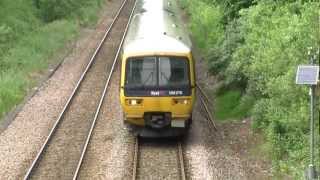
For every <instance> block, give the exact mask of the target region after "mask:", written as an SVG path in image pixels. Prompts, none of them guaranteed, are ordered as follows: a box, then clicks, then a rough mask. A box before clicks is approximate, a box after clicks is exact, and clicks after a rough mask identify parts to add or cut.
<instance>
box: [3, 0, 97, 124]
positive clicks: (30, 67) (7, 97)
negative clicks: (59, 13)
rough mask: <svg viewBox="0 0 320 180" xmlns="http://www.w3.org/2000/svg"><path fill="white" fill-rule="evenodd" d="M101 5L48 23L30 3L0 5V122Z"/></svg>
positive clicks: (87, 5) (93, 3)
mask: <svg viewBox="0 0 320 180" xmlns="http://www.w3.org/2000/svg"><path fill="white" fill-rule="evenodd" d="M19 1H20V0H19ZM34 2H37V1H34ZM48 2H50V3H53V2H51V1H48ZM101 2H102V0H96V1H91V2H90V3H86V2H84V4H82V6H81V7H77V9H76V10H77V11H74V12H77V13H76V14H70V15H69V16H65V17H63V18H57V19H54V20H51V21H50V22H48V21H46V20H44V18H43V17H41V7H38V8H36V7H34V5H33V4H32V3H30V2H29V1H21V2H20V3H19V2H17V3H15V2H14V3H13V2H11V1H8V0H4V1H3V2H1V3H0V5H1V6H0V15H1V19H0V121H1V119H2V118H3V117H4V116H5V114H6V113H7V112H9V111H10V110H11V109H12V108H13V107H15V106H16V105H17V104H19V103H20V102H21V101H22V100H23V99H24V97H25V95H26V94H27V92H28V90H29V89H31V88H32V87H33V86H35V84H36V81H37V79H38V78H37V77H39V74H41V73H43V72H44V71H46V69H47V68H48V66H49V64H56V63H57V62H53V61H54V60H55V59H56V58H54V57H55V54H56V53H57V52H59V51H60V50H61V49H63V48H65V47H66V44H67V42H68V41H70V40H72V39H74V38H75V37H76V36H77V34H78V32H79V30H80V27H81V26H83V25H84V26H85V25H90V24H95V22H96V20H97V14H98V13H97V12H99V11H98V10H99V9H100V8H101V7H102V3H101ZM38 3H40V2H38ZM42 3H43V4H44V5H46V4H45V3H46V2H42ZM78 4H80V3H78ZM59 6H61V7H63V4H62V5H61V4H59ZM46 8H48V7H46ZM68 8H69V10H70V8H72V7H68ZM2 10H3V11H2ZM46 16H48V14H46ZM59 60H61V59H59Z"/></svg>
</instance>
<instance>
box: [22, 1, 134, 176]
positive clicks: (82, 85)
mask: <svg viewBox="0 0 320 180" xmlns="http://www.w3.org/2000/svg"><path fill="white" fill-rule="evenodd" d="M133 7H134V0H124V1H123V4H122V6H121V8H120V9H119V11H118V13H117V15H116V16H115V18H114V21H113V23H112V24H111V25H110V27H109V28H108V30H107V31H106V33H105V36H104V38H103V39H102V40H101V42H100V44H99V46H98V48H97V49H96V51H95V53H94V55H93V56H92V58H91V60H90V62H89V64H88V65H87V67H86V69H85V71H84V73H83V74H82V76H81V78H80V80H79V81H78V83H77V85H76V87H75V89H74V91H73V93H72V95H71V96H70V98H69V100H68V102H67V104H66V105H65V107H64V110H63V111H62V112H61V114H60V115H59V117H58V119H57V121H56V123H55V125H54V127H53V129H52V130H51V132H50V134H49V136H48V138H47V139H46V142H45V143H44V144H43V146H42V147H41V150H40V151H39V153H38V154H37V156H36V158H35V160H34V161H33V162H32V165H31V166H30V168H29V169H28V171H27V173H26V175H25V177H24V179H72V178H75V177H76V176H74V174H75V173H76V172H77V171H78V170H79V168H80V166H81V161H82V158H83V155H84V154H85V150H83V148H84V147H86V145H87V143H88V138H87V137H88V132H91V131H92V129H91V130H90V128H92V127H93V126H92V123H93V122H94V120H95V119H96V116H97V115H98V112H99V109H100V106H101V103H102V101H103V98H104V95H105V93H106V89H107V86H108V83H109V80H110V78H111V74H112V71H113V69H114V66H115V64H116V59H117V56H118V55H119V49H120V47H121V44H122V42H123V37H124V35H125V32H126V29H127V26H128V22H129V18H130V17H131V14H132V9H133ZM76 174H77V173H76Z"/></svg>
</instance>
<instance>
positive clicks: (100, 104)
mask: <svg viewBox="0 0 320 180" xmlns="http://www.w3.org/2000/svg"><path fill="white" fill-rule="evenodd" d="M127 1H128V0H125V3H126V2H127ZM136 3H137V1H135V4H134V6H133V8H132V11H131V13H130V16H129V20H128V23H127V25H126V28H125V30H124V34H123V36H122V39H121V42H120V45H119V47H118V50H117V54H116V56H115V58H114V60H113V64H112V67H111V70H110V73H109V76H108V79H107V82H106V84H105V86H104V89H103V92H102V95H101V99H100V102H99V105H98V107H97V110H96V113H95V115H94V119H93V122H92V124H91V127H90V131H89V133H88V135H87V138H86V142H85V145H84V147H83V149H82V152H81V157H80V159H79V162H78V165H77V169H76V171H75V173H74V176H73V180H76V179H77V177H78V174H79V171H80V168H81V165H82V163H83V159H84V156H85V154H86V152H87V149H88V145H89V143H90V139H91V136H92V132H93V129H94V127H95V125H96V121H97V119H98V116H99V113H100V111H101V107H102V104H103V102H104V100H105V96H106V94H107V89H108V87H109V83H110V80H111V77H112V75H113V72H114V69H115V66H116V63H117V59H118V57H119V54H120V51H121V48H122V45H123V42H124V39H125V37H126V34H127V31H128V28H129V24H130V22H131V19H132V15H133V12H134V10H135V7H136Z"/></svg>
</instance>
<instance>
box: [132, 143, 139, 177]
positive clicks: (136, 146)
mask: <svg viewBox="0 0 320 180" xmlns="http://www.w3.org/2000/svg"><path fill="white" fill-rule="evenodd" d="M138 156H139V137H136V140H135V144H134V156H133V168H132V180H136V179H137V171H138V163H139V162H138V161H139V157H138Z"/></svg>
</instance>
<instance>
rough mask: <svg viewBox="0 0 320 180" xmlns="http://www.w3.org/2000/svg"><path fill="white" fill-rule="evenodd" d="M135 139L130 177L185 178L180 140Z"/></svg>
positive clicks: (134, 178)
mask: <svg viewBox="0 0 320 180" xmlns="http://www.w3.org/2000/svg"><path fill="white" fill-rule="evenodd" d="M142 141H143V140H142V139H140V138H139V137H137V138H136V140H135V146H134V158H133V168H132V179H133V180H137V179H181V180H185V179H186V171H185V164H184V159H183V158H184V156H183V149H182V142H181V141H180V140H175V141H174V142H171V141H167V140H165V141H166V142H159V141H157V142H151V143H150V142H142Z"/></svg>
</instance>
